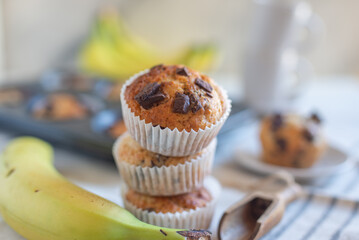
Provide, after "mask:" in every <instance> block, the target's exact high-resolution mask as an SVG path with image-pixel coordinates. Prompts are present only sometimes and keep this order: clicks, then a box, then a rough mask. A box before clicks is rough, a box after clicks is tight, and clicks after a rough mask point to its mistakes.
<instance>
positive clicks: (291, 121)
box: [261, 113, 324, 151]
mask: <svg viewBox="0 0 359 240" xmlns="http://www.w3.org/2000/svg"><path fill="white" fill-rule="evenodd" d="M261 134H262V135H263V134H265V135H266V137H270V138H271V139H273V140H274V141H275V142H276V144H277V145H278V147H279V148H280V149H281V150H283V151H285V150H288V148H297V147H304V146H306V145H307V146H309V145H317V144H320V145H321V144H322V143H323V142H324V137H323V131H322V127H321V119H320V117H319V116H318V115H317V114H315V113H313V114H311V115H310V116H309V117H302V116H299V115H295V114H288V115H282V114H275V115H273V116H269V117H266V118H265V119H264V120H263V122H262V131H261ZM263 137H264V136H263Z"/></svg>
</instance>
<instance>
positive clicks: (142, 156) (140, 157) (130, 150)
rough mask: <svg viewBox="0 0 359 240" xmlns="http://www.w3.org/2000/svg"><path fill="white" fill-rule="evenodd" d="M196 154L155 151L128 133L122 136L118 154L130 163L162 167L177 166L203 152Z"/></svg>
mask: <svg viewBox="0 0 359 240" xmlns="http://www.w3.org/2000/svg"><path fill="white" fill-rule="evenodd" d="M203 151H205V149H204V150H202V151H201V152H199V153H197V154H194V155H192V156H188V157H167V156H163V155H160V154H157V153H154V152H150V151H148V150H146V149H144V148H142V147H141V146H140V145H139V144H138V143H137V142H136V141H135V140H134V139H133V138H132V137H131V136H130V134H128V133H125V135H124V136H123V137H122V140H121V142H120V143H119V146H118V150H117V154H118V156H121V157H120V159H121V160H122V161H125V162H127V163H129V164H132V165H136V166H141V167H162V166H166V167H168V166H171V165H173V166H176V165H178V164H184V163H185V162H187V161H191V160H192V159H194V158H196V157H197V156H199V155H201V154H202V152H203Z"/></svg>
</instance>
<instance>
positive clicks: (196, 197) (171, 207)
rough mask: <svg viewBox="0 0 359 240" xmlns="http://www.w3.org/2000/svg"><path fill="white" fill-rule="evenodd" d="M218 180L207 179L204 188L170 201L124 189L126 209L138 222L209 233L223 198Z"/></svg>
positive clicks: (165, 198)
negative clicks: (219, 202) (214, 215)
mask: <svg viewBox="0 0 359 240" xmlns="http://www.w3.org/2000/svg"><path fill="white" fill-rule="evenodd" d="M220 188H221V187H220V185H219V183H218V181H217V180H215V179H214V178H212V177H208V178H206V180H205V183H204V187H201V188H199V189H196V190H194V191H192V192H189V193H185V194H181V195H177V196H168V197H158V196H155V197H154V196H148V195H144V194H140V193H137V192H136V191H134V190H131V189H128V188H127V187H126V186H123V188H122V189H121V192H122V197H123V200H124V204H125V208H126V209H127V210H128V211H130V212H131V213H132V214H134V215H135V216H136V217H137V218H138V219H140V220H141V221H143V222H147V223H149V224H154V225H157V226H161V227H168V228H192V229H193V228H195V229H207V228H208V227H209V225H210V223H211V220H212V216H213V213H214V209H215V204H216V201H217V199H218V197H219V195H220Z"/></svg>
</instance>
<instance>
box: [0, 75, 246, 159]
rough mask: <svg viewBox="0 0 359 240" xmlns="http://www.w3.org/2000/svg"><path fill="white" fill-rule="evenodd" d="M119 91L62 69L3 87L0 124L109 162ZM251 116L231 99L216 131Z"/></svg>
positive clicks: (119, 125)
mask: <svg viewBox="0 0 359 240" xmlns="http://www.w3.org/2000/svg"><path fill="white" fill-rule="evenodd" d="M120 89H121V86H120V85H119V84H116V83H112V82H110V81H107V80H106V79H100V78H90V77H86V76H84V75H81V74H78V73H71V72H66V71H63V72H60V71H53V72H49V73H46V74H44V75H43V76H42V78H41V79H40V80H39V81H37V82H33V83H30V84H23V85H8V86H3V87H1V88H0V127H1V128H2V129H3V130H7V131H13V132H15V133H19V134H22V135H32V136H36V137H40V138H42V139H44V140H47V141H50V142H52V143H54V144H58V145H61V146H63V147H66V148H70V149H71V150H74V151H77V152H81V153H85V154H89V155H92V156H95V157H96V158H98V159H101V160H102V159H103V160H112V154H111V148H112V144H113V142H114V140H115V138H116V136H118V135H120V134H121V133H122V132H123V131H124V130H125V127H124V124H123V122H122V118H121V104H120V102H119V92H120ZM59 99H60V100H59ZM57 101H58V102H60V103H61V105H59V104H58V102H57ZM77 109H78V110H77ZM79 112H80V113H82V114H78V113H79ZM252 118H253V115H252V114H251V113H250V111H249V110H247V109H246V108H245V107H244V105H243V104H240V103H239V104H237V103H234V104H233V106H232V113H231V116H230V117H229V119H228V121H227V122H226V123H225V125H224V126H223V128H222V130H221V132H220V135H223V134H225V133H226V132H228V131H230V130H232V129H234V128H238V127H240V126H242V124H241V123H244V122H245V121H246V120H248V119H252Z"/></svg>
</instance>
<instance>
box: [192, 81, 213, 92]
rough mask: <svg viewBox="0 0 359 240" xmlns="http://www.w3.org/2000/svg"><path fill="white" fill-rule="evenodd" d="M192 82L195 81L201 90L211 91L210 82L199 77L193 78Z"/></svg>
mask: <svg viewBox="0 0 359 240" xmlns="http://www.w3.org/2000/svg"><path fill="white" fill-rule="evenodd" d="M194 83H195V84H196V85H197V86H198V87H200V88H202V89H203V90H205V91H206V92H208V93H210V92H212V90H213V88H212V86H211V84H209V83H208V82H206V81H203V80H202V79H200V78H196V79H195V80H194Z"/></svg>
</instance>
